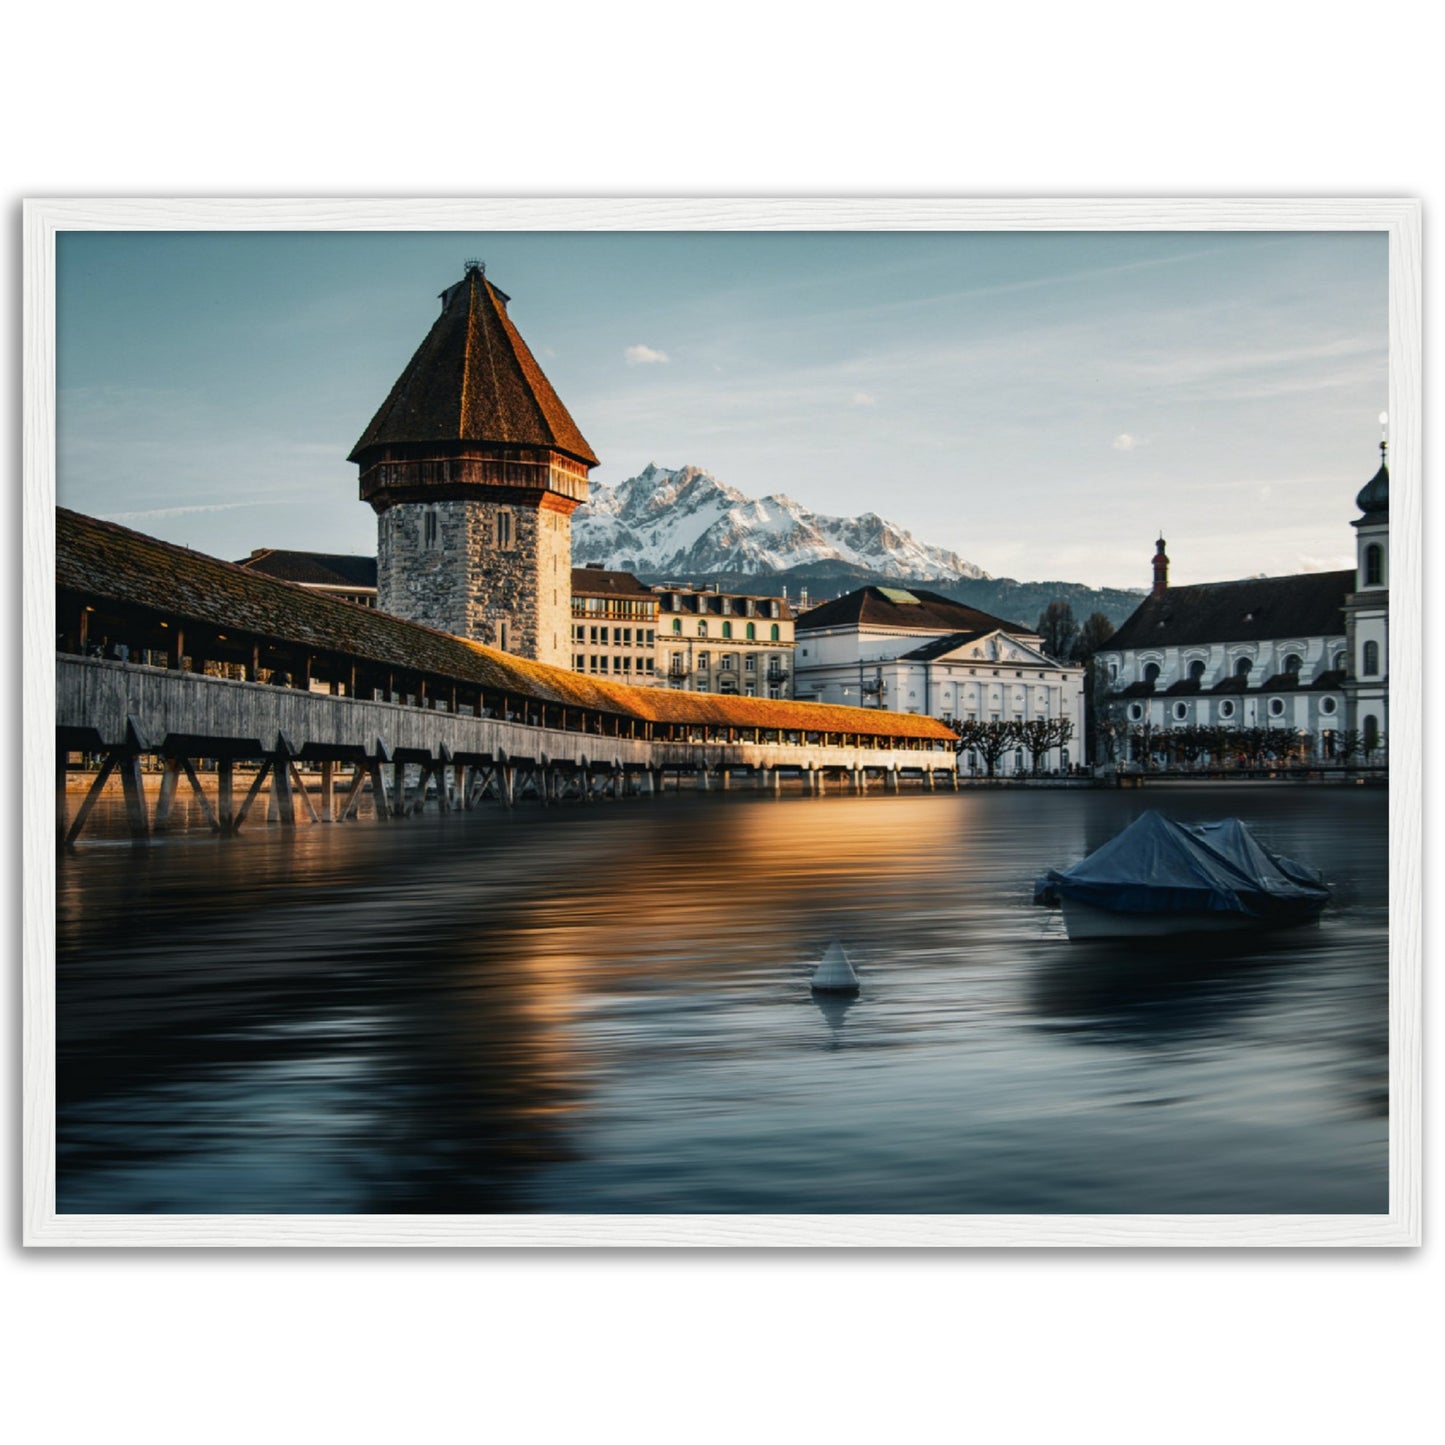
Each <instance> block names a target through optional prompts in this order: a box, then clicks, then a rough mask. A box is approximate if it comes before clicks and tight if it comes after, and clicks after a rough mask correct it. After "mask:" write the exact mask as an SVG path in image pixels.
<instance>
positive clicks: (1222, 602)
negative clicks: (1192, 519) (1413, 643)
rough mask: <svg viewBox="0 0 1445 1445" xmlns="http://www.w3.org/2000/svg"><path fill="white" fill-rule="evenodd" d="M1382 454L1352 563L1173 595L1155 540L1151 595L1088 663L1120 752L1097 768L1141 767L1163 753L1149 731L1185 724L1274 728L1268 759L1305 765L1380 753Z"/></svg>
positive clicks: (1363, 502)
mask: <svg viewBox="0 0 1445 1445" xmlns="http://www.w3.org/2000/svg"><path fill="white" fill-rule="evenodd" d="M1383 452H1384V448H1383V446H1382V447H1381V453H1382V457H1381V464H1380V469H1379V471H1378V472H1377V473H1376V475H1375V476H1374V477H1373V478H1372V479H1371V481H1370V482H1369V483H1368V484H1367V485H1366V486H1365V488H1364V489H1363V490H1362V491H1361V492H1360V494H1359V496H1358V498H1357V499H1356V504H1357V505H1358V506H1359V507H1360V509H1361V511H1362V513H1363V514H1364V515H1363V516H1362V517H1360V518H1359V519H1358V520H1357V521H1356V522H1355V523H1354V524H1353V525H1354V526H1355V528H1356V532H1357V547H1356V552H1357V559H1356V566H1355V567H1353V568H1349V569H1345V570H1342V571H1338V572H1307V573H1302V574H1299V575H1294V576H1285V577H1252V578H1245V579H1243V580H1240V581H1235V582H1212V583H1203V584H1199V585H1195V586H1188V587H1171V586H1170V585H1169V559H1168V557H1167V556H1166V555H1165V552H1164V541H1163V539H1162V538H1161V539H1160V540H1159V541H1158V543H1156V549H1155V556H1154V559H1153V563H1152V565H1153V571H1154V586H1153V590H1152V591H1151V592H1150V594H1149V596H1148V597H1147V598H1146V599H1145V600H1144V601H1143V602H1142V603H1141V604H1140V606H1139V608H1138V610H1137V611H1135V613H1134V614H1133V615H1132V616H1131V617H1130V618H1129V619H1128V621H1127V622H1125V623H1124V625H1123V626H1122V627H1121V628H1120V629H1119V630H1118V631H1117V632H1116V633H1115V634H1114V635H1113V636H1112V637H1111V638H1110V639H1109V641H1108V643H1107V645H1106V646H1105V647H1104V648H1103V649H1101V650H1100V652H1099V654H1098V656H1097V657H1096V659H1095V665H1096V667H1098V668H1099V669H1101V672H1102V684H1103V704H1102V705H1103V710H1104V713H1105V715H1106V719H1107V720H1108V721H1109V722H1112V723H1113V724H1115V725H1116V728H1117V730H1118V734H1119V736H1120V737H1122V740H1123V741H1122V742H1121V744H1120V745H1119V746H1118V748H1117V757H1114V758H1111V757H1108V756H1107V755H1106V756H1104V757H1102V758H1101V759H1100V760H1101V761H1106V762H1107V761H1133V762H1140V763H1142V762H1145V761H1147V758H1148V755H1150V754H1152V753H1153V752H1155V751H1156V750H1157V748H1158V747H1159V746H1160V745H1161V744H1160V743H1159V742H1158V741H1156V735H1163V742H1167V740H1168V735H1170V734H1175V735H1177V733H1178V730H1181V729H1189V728H1201V729H1224V730H1225V731H1226V732H1231V731H1236V730H1241V731H1242V730H1250V729H1262V728H1268V729H1274V730H1276V736H1277V738H1278V742H1277V744H1275V745H1274V748H1273V751H1275V752H1276V753H1278V750H1279V748H1281V747H1284V748H1286V749H1287V750H1288V751H1289V752H1290V754H1291V755H1293V756H1296V757H1298V758H1300V759H1301V760H1322V761H1328V760H1331V759H1334V758H1336V757H1338V756H1340V755H1341V753H1342V751H1343V752H1347V753H1354V752H1356V751H1359V752H1361V753H1363V754H1364V755H1366V756H1367V757H1374V756H1375V755H1376V754H1378V753H1379V752H1380V751H1381V748H1382V746H1383V744H1384V739H1385V736H1386V733H1387V723H1388V706H1387V704H1388V695H1389V676H1388V652H1387V642H1388V632H1389V628H1388V622H1389V535H1388V534H1389V473H1388V471H1387V470H1386V467H1385V464H1384V459H1383ZM1106 726H1107V723H1106ZM1346 735H1348V746H1346ZM1222 741H1223V744H1224V746H1226V747H1227V739H1226V740H1222Z"/></svg>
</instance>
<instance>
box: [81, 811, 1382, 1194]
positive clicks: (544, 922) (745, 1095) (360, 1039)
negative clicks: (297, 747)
mask: <svg viewBox="0 0 1445 1445" xmlns="http://www.w3.org/2000/svg"><path fill="white" fill-rule="evenodd" d="M1227 791H1229V792H1230V793H1231V796H1230V797H1229V811H1231V812H1234V813H1237V814H1241V815H1244V816H1246V817H1247V820H1248V821H1250V822H1251V825H1252V826H1254V827H1256V829H1257V830H1258V831H1259V832H1260V833H1261V835H1262V836H1264V837H1265V838H1266V841H1268V842H1270V843H1271V844H1272V846H1274V847H1276V848H1277V849H1278V850H1279V851H1282V852H1285V853H1289V854H1291V855H1293V856H1296V857H1300V858H1304V859H1307V860H1309V861H1313V862H1315V863H1316V864H1318V866H1321V867H1323V868H1325V870H1326V872H1327V874H1329V875H1330V877H1331V879H1332V881H1335V882H1336V883H1337V886H1339V887H1340V896H1341V899H1342V902H1341V904H1340V906H1339V908H1338V909H1337V910H1335V911H1334V912H1333V913H1328V914H1326V917H1325V920H1324V922H1323V923H1322V924H1321V925H1320V927H1319V928H1318V929H1314V930H1305V931H1303V932H1302V933H1295V934H1291V935H1289V936H1288V937H1286V936H1285V935H1277V936H1275V938H1274V939H1271V940H1268V941H1265V942H1261V941H1259V940H1254V941H1250V942H1247V943H1246V944H1244V945H1238V944H1234V945H1229V948H1230V949H1232V950H1233V951H1232V952H1230V951H1223V952H1222V951H1221V950H1220V949H1219V948H1217V947H1211V948H1210V949H1208V950H1206V951H1203V952H1196V953H1189V952H1186V951H1182V950H1179V949H1177V948H1174V947H1172V946H1171V947H1170V948H1169V949H1168V950H1157V949H1156V950H1155V951H1153V952H1150V953H1147V954H1138V953H1123V952H1121V951H1120V950H1119V949H1117V948H1115V947H1110V946H1106V945H1102V944H1092V945H1083V944H1070V943H1068V942H1067V941H1066V939H1065V938H1064V936H1063V934H1062V930H1061V929H1060V928H1059V927H1058V923H1057V920H1056V918H1054V917H1052V916H1051V915H1049V914H1047V913H1045V912H1043V911H1042V910H1037V909H1034V908H1032V907H1031V906H1030V902H1029V899H1030V896H1031V886H1032V880H1033V878H1034V876H1036V875H1037V874H1038V873H1039V872H1041V871H1043V869H1045V868H1047V867H1049V866H1056V865H1062V864H1066V863H1068V862H1071V861H1073V859H1074V858H1076V857H1079V856H1082V854H1083V853H1084V852H1086V851H1088V849H1089V848H1091V847H1092V846H1094V839H1095V838H1096V836H1097V835H1098V834H1099V833H1100V832H1103V833H1104V834H1105V836H1109V835H1110V834H1111V832H1112V831H1117V829H1118V828H1119V827H1122V826H1124V824H1125V823H1127V822H1128V821H1129V818H1130V817H1132V816H1133V815H1134V813H1135V812H1137V811H1138V810H1139V809H1140V808H1142V807H1143V806H1144V805H1145V804H1146V803H1149V804H1153V805H1156V806H1157V805H1158V803H1159V799H1158V798H1148V799H1135V798H1133V797H1131V796H1129V795H1119V794H1109V793H1105V794H1079V793H1040V794H1033V795H1008V794H1004V795H1000V794H986V793H978V794H965V795H958V796H954V795H936V796H909V795H902V796H897V797H894V796H888V797H878V796H870V797H868V798H864V799H856V798H850V797H846V796H844V797H826V798H814V799H804V798H786V797H785V798H783V799H776V798H772V797H770V796H756V795H754V796H747V795H737V794H734V795H731V796H727V797H724V796H720V795H717V794H714V795H710V796H703V797H688V796H685V795H684V796H668V797H665V798H663V799H659V800H654V801H651V802H645V801H642V800H635V801H632V802H628V803H625V804H618V805H615V806H599V807H597V808H590V809H586V810H582V809H549V810H545V811H544V810H541V809H531V810H528V809H525V808H523V809H518V810H517V811H516V812H515V813H513V814H507V813H504V812H503V811H501V810H500V809H498V810H493V811H488V810H482V811H480V812H477V813H474V814H468V815H464V816H457V815H452V816H450V817H445V818H442V817H436V816H430V817H418V818H413V819H410V820H408V821H407V823H406V824H404V825H402V826H399V827H390V826H388V827H377V826H370V825H360V826H356V825H348V826H345V827H341V826H331V827H313V828H307V827H301V828H298V829H295V830H284V831H283V830H281V829H279V828H276V829H270V828H258V829H255V830H254V831H252V832H251V833H250V834H249V836H247V835H243V836H242V837H241V838H239V839H236V840H231V841H227V842H218V841H216V840H213V839H211V838H209V837H206V836H200V835H196V836H191V837H181V836H172V837H166V838H162V839H158V840H156V841H155V842H153V843H152V844H151V845H150V846H149V847H147V848H144V849H139V850H132V849H130V848H129V847H127V846H125V845H123V844H121V845H108V844H104V843H101V844H99V845H89V846H86V847H84V848H82V849H81V850H79V851H78V852H77V853H76V854H75V855H74V856H73V857H67V858H66V859H64V860H63V861H62V863H61V866H60V869H59V879H58V904H57V942H58V974H57V988H58V994H57V997H58V1020H57V1050H58V1089H59V1099H58V1118H57V1138H58V1157H59V1163H58V1176H57V1194H58V1201H59V1207H60V1208H61V1210H62V1211H94V1212H112V1211H114V1212H167V1211H181V1212H287V1211H305V1212H327V1211H340V1212H378V1211H379V1212H432V1211H442V1212H449V1213H452V1212H454V1213H486V1212H496V1211H528V1210H551V1211H562V1212H579V1213H601V1212H607V1211H620V1212H629V1213H634V1212H652V1211H657V1212H688V1211H706V1212H727V1211H744V1212H768V1213H772V1212H790V1211H799V1212H826V1211H848V1212H865V1213H866V1212H930V1213H933V1212H941V1213H954V1212H1045V1213H1048V1212H1071V1213H1072V1212H1090V1211H1096V1210H1102V1211H1108V1212H1132V1211H1164V1212H1189V1211H1191V1210H1203V1211H1208V1212H1268V1211H1287V1212H1310V1213H1313V1212H1334V1211H1344V1212H1351V1211H1374V1210H1379V1209H1383V1208H1384V1207H1385V1204H1384V1198H1385V1193H1384V1191H1385V1167H1386V1162H1385V1161H1386V1143H1387V1131H1386V1127H1385V1121H1384V1118H1383V1105H1384V1079H1385V1060H1386V1052H1385V1050H1386V1033H1387V1028H1386V1009H1385V1001H1386V978H1387V970H1386V950H1385V928H1384V924H1385V896H1386V866H1385V857H1384V848H1383V838H1384V832H1385V826H1386V820H1385V805H1384V804H1385V800H1384V797H1383V795H1382V794H1369V795H1363V794H1362V793H1359V792H1354V791H1350V790H1335V789H1330V790H1325V789H1317V790H1311V791H1310V792H1308V793H1307V794H1305V793H1289V794H1286V793H1282V792H1278V791H1271V790H1237V791H1236V790H1227ZM1178 803H1179V806H1180V810H1181V815H1182V816H1200V815H1201V813H1202V810H1204V809H1208V808H1212V809H1213V810H1214V811H1215V813H1218V811H1219V810H1220V794H1218V793H1203V792H1199V793H1193V794H1189V795H1182V796H1180V797H1179V799H1178ZM1341 885H1343V886H1341ZM835 937H836V938H841V939H844V940H846V942H847V947H848V949H849V952H850V954H851V955H852V956H853V957H854V958H855V960H856V961H857V962H858V964H859V968H860V976H861V977H862V980H863V992H862V994H861V995H859V996H852V995H837V996H829V995H825V994H812V993H811V992H810V990H809V988H808V979H809V976H810V974H811V970H812V965H813V963H815V962H816V959H817V958H818V956H820V953H821V949H822V947H823V945H824V944H825V943H826V942H827V940H828V939H830V938H835Z"/></svg>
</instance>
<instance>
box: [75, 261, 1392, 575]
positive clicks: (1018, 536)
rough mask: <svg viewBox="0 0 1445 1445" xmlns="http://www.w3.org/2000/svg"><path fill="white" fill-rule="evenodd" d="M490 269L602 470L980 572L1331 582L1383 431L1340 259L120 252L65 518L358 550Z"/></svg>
mask: <svg viewBox="0 0 1445 1445" xmlns="http://www.w3.org/2000/svg"><path fill="white" fill-rule="evenodd" d="M471 257H478V258H480V259H482V260H484V261H485V262H486V263H487V271H488V275H489V276H490V277H491V278H492V279H493V280H494V281H495V282H496V283H497V285H499V286H500V287H501V288H502V289H503V290H504V291H506V292H507V293H508V294H509V295H510V296H511V297H512V303H511V306H510V310H511V314H512V317H513V319H514V321H515V322H516V323H517V325H518V327H519V329H520V330H521V332H522V335H523V336H524V337H525V338H526V339H527V341H528V343H529V345H530V346H531V347H532V349H533V351H534V352H535V353H536V355H537V357H538V359H539V360H540V361H541V363H542V366H543V368H544V369H545V370H546V372H547V374H548V376H549V377H550V379H551V380H552V383H553V385H554V386H555V387H556V388H557V391H558V393H559V394H560V395H561V397H562V399H563V401H564V402H565V403H566V404H567V407H568V409H569V410H570V411H571V413H572V415H573V417H574V419H575V420H576V421H577V423H578V425H579V426H580V427H581V429H582V432H583V434H584V435H585V436H586V437H587V439H588V440H589V442H591V444H592V446H593V448H594V450H595V451H596V452H597V454H598V456H599V457H601V459H602V465H601V466H600V467H599V468H598V469H597V470H596V471H595V472H594V474H593V475H594V477H596V478H599V479H601V480H603V481H607V482H616V481H620V480H622V479H623V478H625V477H628V476H631V475H633V474H634V473H636V472H637V471H639V470H640V469H641V468H642V467H643V466H645V465H646V464H647V463H648V462H649V461H655V462H657V463H658V464H659V465H662V466H668V467H679V466H683V465H686V464H689V463H692V464H695V465H697V466H700V467H704V468H706V469H707V470H709V471H711V472H713V473H714V474H715V475H716V476H718V477H719V478H720V479H721V480H723V481H725V482H728V483H730V484H732V485H733V486H735V487H738V488H739V489H740V490H742V491H743V492H745V493H747V494H749V495H752V496H762V495H766V494H768V493H771V492H785V493H787V494H788V495H790V496H792V497H794V498H796V499H797V500H798V501H800V502H802V503H804V504H805V505H807V506H810V507H812V508H814V509H815V510H818V511H822V512H828V513H832V514H837V515H853V514H856V513H858V512H863V511H869V510H871V511H876V512H878V513H879V514H881V515H882V516H884V517H887V518H888V519H889V520H891V521H894V522H896V523H898V524H900V525H901V526H903V527H905V528H907V529H908V530H910V531H912V532H913V533H914V534H915V536H917V537H919V538H920V539H921V540H923V541H926V542H931V543H934V544H936V545H938V546H943V547H947V548H950V549H952V550H954V551H956V552H958V553H960V554H961V555H962V556H964V557H966V558H967V559H969V560H970V561H973V562H976V563H977V564H978V565H979V566H981V567H983V568H985V569H986V570H987V571H989V572H991V573H994V574H995V575H1008V576H1014V577H1018V578H1020V579H1024V580H1045V579H1062V580H1068V581H1077V582H1088V583H1092V584H1095V585H1107V586H1139V587H1143V586H1147V585H1148V582H1149V579H1150V570H1149V559H1150V557H1151V556H1152V555H1153V550H1154V548H1153V539H1154V537H1155V536H1156V535H1157V534H1158V532H1159V530H1160V529H1161V528H1162V529H1163V532H1164V535H1165V536H1166V538H1167V539H1168V543H1169V552H1170V556H1171V558H1172V559H1173V568H1172V572H1171V579H1172V580H1173V581H1175V582H1176V583H1187V582H1202V581H1209V580H1213V579H1219V578H1227V577H1236V576H1245V575H1250V574H1254V573H1271V574H1278V573H1286V572H1295V571H1307V570H1315V569H1318V568H1327V567H1343V566H1348V565H1350V564H1351V562H1352V560H1353V533H1352V531H1351V529H1350V527H1349V522H1350V520H1351V518H1352V517H1353V516H1354V515H1356V514H1355V512H1354V509H1353V505H1352V503H1353V498H1354V495H1355V493H1356V492H1357V491H1358V490H1359V488H1360V486H1361V485H1362V484H1363V483H1364V482H1365V481H1366V480H1367V479H1368V478H1369V476H1370V475H1371V474H1372V472H1373V471H1374V468H1375V466H1376V465H1377V462H1378V455H1377V452H1376V450H1375V449H1376V446H1377V444H1378V441H1379V426H1378V420H1377V418H1378V416H1379V413H1380V412H1381V411H1382V410H1384V409H1385V407H1386V404H1387V365H1386V362H1387V345H1388V335H1387V311H1386V301H1387V292H1386V241H1385V238H1384V237H1383V236H1382V235H1378V234H1360V233H1310V234H1290V233H1251V234H1237V233H1147V234H1141V233H1068V232H1059V233H1037V234H1021V233H1002V232H1000V233H968V232H943V233H939V232H932V233H925V232H891V233H885V232H868V233H814V234H798V233H726V232H724V233H688V232H679V233H629V234H616V233H598V232H574V233H540V234H533V233H521V232H511V233H495V234H487V235H477V234H458V233H439V232H432V233H426V234H406V233H359V232H331V233H325V232H323V233H269V232H261V233H255V232H252V233H205V232H165V233H154V232H152V233H107V232H72V233H65V234H62V235H61V236H60V238H59V241H58V278H59V279H58V287H57V346H58V371H59V375H58V410H57V418H58V435H57V443H58V484H57V491H58V500H59V502H60V503H61V504H62V505H64V506H68V507H73V508H75V509H77V510H79V511H83V512H87V513H90V514H92V515H96V516H101V517H106V518H110V519H112V520H115V521H119V522H122V523H124V524H125V525H127V526H131V527H135V528H137V529H138V530H140V531H144V532H148V533H151V534H152V535H155V536H159V537H164V538H166V539H167V540H170V541H174V542H179V543H183V544H184V545H187V546H191V547H196V548H198V549H201V550H203V551H207V552H211V553H214V554H216V555H219V556H223V557H241V556H244V555H246V554H247V553H248V552H250V550H251V549H252V548H253V547H261V546H274V547H291V548H301V549H308V550H317V551H338V552H368V553H369V552H372V551H374V549H375V523H374V518H373V516H372V513H371V511H370V509H369V508H367V507H366V506H364V505H363V504H362V503H361V502H359V501H358V500H357V490H356V469H355V467H354V466H353V465H351V464H349V463H348V462H347V461H346V456H347V453H348V452H349V451H350V449H351V446H352V445H353V443H354V442H355V441H356V439H357V437H358V436H359V435H360V434H361V432H362V430H363V429H364V427H365V426H366V423H367V422H368V420H369V419H370V417H371V415H372V413H373V412H374V411H375V409H376V407H377V406H378V405H379V404H380V403H381V401H382V400H383V398H384V397H385V396H386V393H387V391H388V390H389V388H390V386H391V384H392V382H393V381H394V380H395V378H396V376H397V375H398V374H399V373H400V371H401V369H402V368H403V366H404V365H405V364H406V362H407V360H408V359H409V357H410V356H411V353H412V351H413V350H414V349H415V347H416V345H417V343H418V342H420V340H421V338H422V337H423V336H424V335H425V333H426V331H427V328H428V327H429V326H430V325H431V323H432V321H433V319H434V318H435V316H436V313H437V307H438V302H437V300H436V296H437V293H438V292H440V291H441V290H442V289H443V287H445V286H447V285H448V284H450V283H451V282H452V281H455V280H456V279H458V278H459V277H460V275H461V273H462V269H463V265H464V262H465V261H466V260H467V259H468V258H471Z"/></svg>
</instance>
